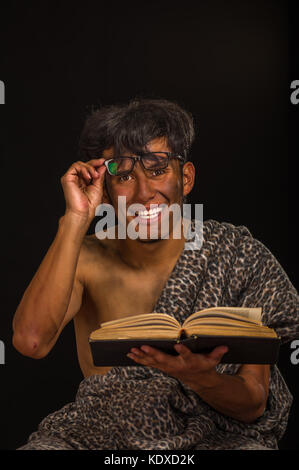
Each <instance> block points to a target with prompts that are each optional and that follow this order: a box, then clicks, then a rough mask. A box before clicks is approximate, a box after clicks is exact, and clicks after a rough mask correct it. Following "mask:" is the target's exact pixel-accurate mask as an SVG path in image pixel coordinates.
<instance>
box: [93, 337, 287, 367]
mask: <svg viewBox="0 0 299 470" xmlns="http://www.w3.org/2000/svg"><path fill="white" fill-rule="evenodd" d="M179 342H180V343H182V344H185V345H186V346H187V347H188V348H189V349H190V350H191V351H192V352H194V353H202V354H204V353H209V352H211V351H212V350H213V349H214V348H215V347H216V346H224V345H225V346H227V347H228V351H227V353H225V354H224V356H223V357H222V360H221V362H222V363H223V364H275V363H276V362H277V359H278V354H279V347H280V340H279V338H262V337H241V336H207V335H202V336H201V335H197V336H196V337H193V336H191V337H189V338H185V339H182V340H180V341H179ZM177 343H178V341H177V340H171V339H165V340H163V339H119V340H98V341H95V340H93V341H90V342H89V344H90V348H91V353H92V357H93V362H94V365H95V366H107V367H108V366H138V365H139V364H137V363H136V362H134V361H133V360H132V359H130V358H129V357H127V354H128V353H129V352H130V349H131V348H134V347H135V348H140V347H141V346H145V345H148V346H152V347H154V348H156V349H160V350H161V351H164V352H166V353H168V354H171V355H173V356H176V355H177V352H176V350H175V349H174V345H175V344H177Z"/></svg>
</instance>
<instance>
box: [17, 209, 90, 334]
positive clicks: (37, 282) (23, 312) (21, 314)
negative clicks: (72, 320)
mask: <svg viewBox="0 0 299 470" xmlns="http://www.w3.org/2000/svg"><path fill="white" fill-rule="evenodd" d="M86 230H87V228H86V227H85V225H84V224H79V223H78V221H77V220H76V219H75V218H73V217H69V216H64V217H61V219H60V220H59V227H58V231H57V234H56V237H55V239H54V241H53V243H52V245H51V246H50V248H49V250H48V252H47V254H46V256H45V257H44V259H43V261H42V263H41V265H40V266H39V268H38V270H37V272H36V274H35V276H34V277H33V279H32V281H31V282H30V284H29V286H28V288H27V289H26V291H25V293H24V295H23V298H22V300H21V302H20V304H19V306H18V308H17V311H16V313H15V316H14V319H13V330H14V339H15V340H16V338H20V339H22V341H23V340H24V338H28V339H29V338H30V340H31V341H32V340H34V338H36V340H37V341H38V342H40V341H44V342H47V341H49V340H50V339H51V338H52V337H53V336H54V335H55V333H56V332H57V330H58V328H59V326H60V324H61V322H62V321H63V318H64V316H65V313H66V311H67V308H68V304H69V301H70V296H71V292H72V288H73V283H74V277H75V272H76V267H77V262H78V257H79V253H80V249H81V245H82V241H83V238H84V235H85V233H86Z"/></svg>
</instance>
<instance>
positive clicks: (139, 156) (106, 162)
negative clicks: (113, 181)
mask: <svg viewBox="0 0 299 470" xmlns="http://www.w3.org/2000/svg"><path fill="white" fill-rule="evenodd" d="M155 153H163V154H164V155H166V157H167V159H166V160H167V162H166V164H165V166H163V167H159V168H152V170H153V171H154V170H164V169H165V168H167V167H168V165H169V160H170V159H171V158H177V159H178V160H180V163H181V164H182V163H184V157H183V156H182V155H179V154H175V153H170V152H146V153H144V154H142V155H135V156H134V157H133V156H125V155H119V156H116V157H113V158H109V160H105V161H104V165H105V166H106V168H107V171H108V173H109V175H110V176H125V175H129V174H130V173H131V172H132V171H133V169H134V166H135V163H136V161H140V163H141V165H142V168H143V169H144V170H151V168H145V166H144V163H143V161H142V158H143V157H145V156H146V155H153V154H155ZM117 158H129V159H130V160H133V161H134V163H133V166H132V169H131V170H130V171H123V172H121V173H119V174H118V175H113V174H112V173H110V171H109V168H108V165H109V163H110V162H111V161H112V160H116V159H117Z"/></svg>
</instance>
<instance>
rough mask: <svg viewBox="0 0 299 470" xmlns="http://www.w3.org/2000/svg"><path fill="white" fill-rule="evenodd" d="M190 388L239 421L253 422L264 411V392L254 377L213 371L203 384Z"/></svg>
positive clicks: (220, 410)
mask: <svg viewBox="0 0 299 470" xmlns="http://www.w3.org/2000/svg"><path fill="white" fill-rule="evenodd" d="M191 388H192V389H193V390H194V391H195V392H196V393H198V395H199V396H200V397H201V398H202V399H203V400H204V401H205V402H206V403H208V404H209V405H210V406H211V407H213V408H214V409H215V410H217V411H219V412H220V413H222V414H224V415H227V416H230V417H232V418H234V419H237V420H239V421H243V422H247V423H250V422H253V421H255V420H256V419H257V418H258V417H259V416H261V415H262V414H263V412H264V408H265V403H266V392H265V390H264V388H263V387H262V385H261V384H260V383H258V382H257V381H256V380H255V378H254V377H248V376H247V377H246V378H245V377H243V376H242V375H228V374H218V373H217V372H216V371H213V372H212V373H211V375H209V376H208V379H207V380H206V383H205V385H202V384H198V383H196V384H194V385H192V386H191Z"/></svg>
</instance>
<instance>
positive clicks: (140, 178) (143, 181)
mask: <svg viewBox="0 0 299 470" xmlns="http://www.w3.org/2000/svg"><path fill="white" fill-rule="evenodd" d="M137 167H138V168H137ZM135 177H136V183H137V184H136V186H135V188H136V194H135V197H136V200H138V202H140V203H141V204H146V203H147V202H149V201H151V200H152V199H154V198H155V195H156V192H157V191H156V189H155V185H154V181H153V179H152V178H150V177H149V176H148V175H147V174H146V171H144V170H143V168H141V166H140V163H139V162H136V164H135Z"/></svg>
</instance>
